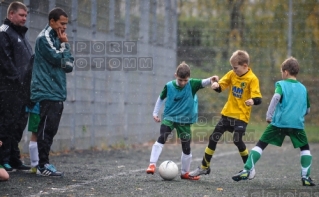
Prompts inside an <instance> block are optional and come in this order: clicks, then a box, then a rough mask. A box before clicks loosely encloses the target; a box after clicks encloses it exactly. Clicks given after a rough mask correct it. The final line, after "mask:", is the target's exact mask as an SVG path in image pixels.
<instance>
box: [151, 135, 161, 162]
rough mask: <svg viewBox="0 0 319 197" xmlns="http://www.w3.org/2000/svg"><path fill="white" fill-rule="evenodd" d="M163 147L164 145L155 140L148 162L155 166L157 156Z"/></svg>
mask: <svg viewBox="0 0 319 197" xmlns="http://www.w3.org/2000/svg"><path fill="white" fill-rule="evenodd" d="M163 147H164V144H161V143H158V142H157V141H156V142H155V143H154V144H153V147H152V152H151V158H150V164H154V165H155V166H156V163H157V161H158V158H159V156H160V155H161V153H162V149H163Z"/></svg>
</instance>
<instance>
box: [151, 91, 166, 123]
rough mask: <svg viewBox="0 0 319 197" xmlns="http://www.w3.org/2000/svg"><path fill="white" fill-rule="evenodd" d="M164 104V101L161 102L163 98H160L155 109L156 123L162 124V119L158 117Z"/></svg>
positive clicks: (154, 117)
mask: <svg viewBox="0 0 319 197" xmlns="http://www.w3.org/2000/svg"><path fill="white" fill-rule="evenodd" d="M163 102H164V100H161V97H160V96H159V97H158V98H157V101H156V103H155V107H154V110H153V119H154V120H155V122H161V119H160V118H159V117H158V112H159V110H160V109H161V106H162V104H163Z"/></svg>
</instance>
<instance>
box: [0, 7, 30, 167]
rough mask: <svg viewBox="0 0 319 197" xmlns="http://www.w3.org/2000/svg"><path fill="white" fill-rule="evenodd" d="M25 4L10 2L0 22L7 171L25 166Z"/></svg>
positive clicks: (0, 102) (0, 119) (0, 125)
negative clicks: (22, 150)
mask: <svg viewBox="0 0 319 197" xmlns="http://www.w3.org/2000/svg"><path fill="white" fill-rule="evenodd" d="M26 17H27V7H26V6H25V5H24V4H23V3H21V2H17V1H15V2H12V3H11V4H10V5H9V7H8V11H7V18H6V19H5V20H4V23H3V24H2V25H1V26H0V43H1V44H0V140H1V141H2V142H3V146H2V147H1V149H0V155H2V158H0V162H1V164H2V166H3V167H4V168H5V169H6V170H7V171H12V170H13V169H19V170H28V169H30V168H29V167H28V166H25V165H24V164H23V162H22V161H21V160H20V150H19V147H18V143H19V142H20V141H21V138H22V134H23V131H24V129H25V127H26V124H27V119H28V115H27V113H26V112H25V106H26V105H27V104H28V102H29V99H30V81H31V79H30V75H31V72H32V69H31V67H32V64H31V63H30V61H31V60H32V54H33V52H32V48H31V46H30V44H29V42H28V40H27V38H26V37H25V34H26V32H27V30H28V28H27V27H25V26H24V24H25V22H26Z"/></svg>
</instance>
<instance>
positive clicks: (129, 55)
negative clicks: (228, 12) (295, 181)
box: [0, 0, 177, 150]
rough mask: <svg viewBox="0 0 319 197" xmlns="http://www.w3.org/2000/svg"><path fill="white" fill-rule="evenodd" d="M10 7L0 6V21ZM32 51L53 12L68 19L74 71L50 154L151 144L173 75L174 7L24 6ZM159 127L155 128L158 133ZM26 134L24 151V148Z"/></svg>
mask: <svg viewBox="0 0 319 197" xmlns="http://www.w3.org/2000/svg"><path fill="white" fill-rule="evenodd" d="M11 2H12V1H10V0H4V1H1V4H0V19H1V21H3V19H4V18H5V16H6V9H7V7H8V5H9V4H10V3H11ZM22 2H23V3H24V4H26V5H27V7H28V8H29V14H28V17H27V20H28V21H27V24H26V26H27V27H29V31H28V34H27V35H28V38H29V40H30V43H31V45H32V46H33V47H34V44H35V39H36V37H37V35H38V34H39V32H40V31H41V30H42V29H43V28H44V27H45V25H46V24H47V23H48V19H47V18H48V13H49V11H50V10H51V9H52V8H54V7H61V8H63V9H64V10H65V11H66V13H67V14H68V16H69V17H68V18H69V24H68V29H67V34H68V37H69V41H70V44H71V45H72V47H73V48H72V50H73V55H74V57H75V62H74V65H75V70H74V71H73V72H72V73H71V74H68V75H67V92H68V96H67V100H66V102H65V107H64V112H63V115H62V120H61V123H60V127H59V131H58V134H57V136H56V137H55V139H54V140H55V141H54V143H53V147H52V148H53V150H69V149H89V148H108V147H109V146H125V145H126V144H138V143H144V142H147V141H149V140H154V139H155V138H156V137H157V135H156V133H158V132H159V125H158V124H156V123H155V122H154V121H153V117H152V112H153V108H154V104H155V101H156V99H157V97H158V95H159V94H160V92H161V90H162V88H163V87H164V85H165V83H166V82H167V81H169V80H172V79H173V76H174V72H175V69H176V64H177V61H176V43H177V42H176V31H177V30H176V29H177V14H176V11H177V1H176V0H174V1H170V0H161V1H156V0H151V1H150V0H132V1H131V0H72V1H71V0H41V1H37V0H24V1H22ZM157 126H158V127H157ZM29 135H30V134H28V133H27V132H25V136H24V139H25V140H24V143H22V147H23V149H24V150H27V148H28V139H29V138H28V137H29Z"/></svg>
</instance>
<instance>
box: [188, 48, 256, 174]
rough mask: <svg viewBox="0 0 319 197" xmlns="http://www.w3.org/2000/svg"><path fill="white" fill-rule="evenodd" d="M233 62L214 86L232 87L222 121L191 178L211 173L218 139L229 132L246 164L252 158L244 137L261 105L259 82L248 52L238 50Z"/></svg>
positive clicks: (220, 90) (220, 87) (231, 60)
mask: <svg viewBox="0 0 319 197" xmlns="http://www.w3.org/2000/svg"><path fill="white" fill-rule="evenodd" d="M229 61H230V65H231V67H232V70H231V71H229V72H228V73H226V75H224V76H223V77H222V78H221V79H220V80H219V81H218V82H214V83H212V86H211V87H212V89H214V90H215V91H216V92H222V91H224V90H226V89H227V88H229V94H228V100H227V102H226V104H225V106H224V108H223V110H222V112H221V115H222V117H221V119H220V120H219V122H218V123H217V125H216V127H215V129H214V131H213V133H212V134H211V135H210V136H209V143H208V146H207V147H206V149H205V153H204V157H203V160H202V164H201V166H199V167H198V168H197V169H195V170H194V171H192V172H190V173H189V176H194V177H196V176H199V175H203V174H209V173H210V160H211V159H212V157H213V154H214V152H215V150H216V145H217V142H218V140H219V139H220V138H221V137H222V135H223V133H224V132H225V131H229V132H231V133H233V142H234V144H235V145H236V146H237V148H238V151H239V154H240V156H241V157H242V159H243V162H244V163H245V162H246V160H247V158H248V150H247V148H246V145H245V143H244V142H243V140H242V137H243V135H245V131H246V126H247V124H248V122H249V119H250V112H251V108H252V106H253V105H259V104H260V103H261V97H262V96H261V93H260V89H259V80H258V78H257V77H256V75H255V74H254V73H253V71H252V70H251V69H250V68H249V66H248V65H249V55H248V53H247V52H246V51H242V50H237V51H235V52H234V53H233V54H232V56H231V58H230V60H229ZM254 175H255V171H253V172H252V173H251V174H250V177H249V178H250V179H252V178H254Z"/></svg>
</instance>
